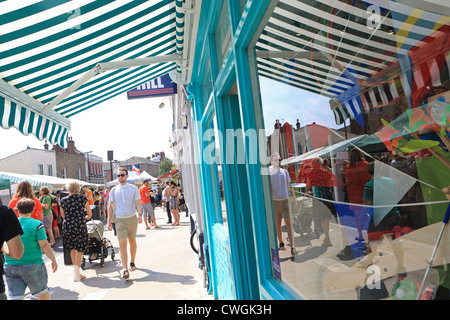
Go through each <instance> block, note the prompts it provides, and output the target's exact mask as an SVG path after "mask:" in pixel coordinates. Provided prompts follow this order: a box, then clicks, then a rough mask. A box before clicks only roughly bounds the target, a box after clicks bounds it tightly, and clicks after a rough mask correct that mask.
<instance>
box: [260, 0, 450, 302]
mask: <svg viewBox="0 0 450 320" xmlns="http://www.w3.org/2000/svg"><path fill="white" fill-rule="evenodd" d="M378 5H382V4H381V3H379V4H378ZM384 5H385V6H386V7H379V6H375V7H374V6H370V4H367V3H365V2H357V3H355V2H352V3H350V2H343V1H338V2H335V3H333V4H325V3H324V2H323V1H297V2H293V1H279V3H278V4H277V7H276V8H275V10H274V12H273V13H272V15H271V17H270V18H269V20H268V22H267V24H266V25H265V26H264V29H263V32H262V34H261V36H260V38H259V39H258V41H257V42H256V45H255V48H256V55H257V57H258V58H257V63H258V72H259V76H260V86H261V96H262V104H263V112H264V120H265V127H266V133H267V136H268V139H267V147H268V150H270V153H269V154H268V155H269V156H271V155H272V157H271V158H270V160H271V165H272V169H273V170H274V171H272V172H271V173H272V174H271V195H272V198H271V199H267V200H266V201H271V202H272V206H273V211H274V212H272V213H271V214H274V215H275V219H271V220H270V221H275V224H276V226H275V228H276V230H277V246H278V248H279V250H278V254H279V261H280V268H281V279H282V280H283V281H284V282H286V283H287V284H288V285H289V286H291V287H292V288H293V289H294V290H296V291H297V292H298V293H299V294H300V295H301V296H303V297H304V298H307V299H400V300H405V299H416V298H419V299H449V298H450V294H449V293H450V291H449V290H450V282H448V280H447V279H449V278H450V265H449V264H448V261H450V252H448V250H447V249H446V247H447V246H446V244H448V243H449V242H450V239H449V238H448V236H444V237H443V238H442V239H441V240H440V243H437V239H438V235H439V233H440V230H441V227H442V221H443V219H444V215H445V212H446V210H447V207H448V205H449V202H448V198H450V194H449V193H450V192H449V193H446V192H447V190H448V189H445V188H446V187H449V184H450V183H449V181H450V154H449V150H450V139H449V138H450V129H449V128H450V118H449V110H450V106H449V105H450V103H449V102H450V81H449V66H450V58H449V57H450V55H449V52H450V47H449V46H448V43H447V42H446V41H447V40H445V39H447V36H446V35H448V31H449V29H450V25H449V24H448V23H447V24H445V23H437V22H438V21H442V20H441V19H446V21H448V17H447V16H443V15H442V14H440V13H438V12H437V11H435V10H431V9H430V10H429V11H427V10H425V11H424V9H426V8H424V7H426V4H425V5H424V7H423V8H411V7H408V6H407V5H404V4H401V5H400V4H398V3H395V5H393V2H389V3H385V4H384ZM447 8H448V5H447ZM417 10H419V11H421V12H422V11H423V12H424V14H423V15H421V16H420V17H417V23H416V24H415V25H409V27H410V28H412V29H414V30H416V31H417V30H418V29H417V28H422V29H420V30H421V31H422V33H421V34H422V35H423V37H422V38H421V37H406V38H405V37H403V38H402V39H403V40H401V37H399V36H398V35H402V34H403V35H404V34H405V33H404V31H405V30H402V27H404V22H405V21H404V19H407V18H408V15H407V14H405V12H413V11H417ZM369 13H370V14H369ZM428 24H429V26H428V27H425V25H428ZM374 25H377V27H376V28H374ZM419 25H420V27H419ZM413 33H415V32H413ZM415 34H416V33H415ZM430 48H434V49H432V50H430ZM297 119H298V120H297ZM278 159H280V160H281V161H278ZM274 163H275V165H274ZM279 168H280V169H279ZM290 185H292V187H293V190H294V191H295V195H294V194H287V193H286V190H289V187H290ZM280 186H282V187H283V192H284V193H283V194H282V193H281V191H280ZM449 189H450V188H449ZM286 211H287V212H288V213H285V212H286ZM280 215H281V217H283V218H284V219H282V218H280ZM268 220H269V219H268ZM279 221H282V222H281V223H280V222H279ZM436 244H438V245H439V247H438V248H439V250H437V251H436V256H435V259H434V261H433V266H432V267H431V268H430V269H428V266H429V262H430V257H431V255H432V253H433V250H434V249H435V248H436ZM290 245H292V247H293V248H294V252H291V251H290V247H289V246H290ZM284 249H287V250H284ZM427 272H428V273H427Z"/></svg>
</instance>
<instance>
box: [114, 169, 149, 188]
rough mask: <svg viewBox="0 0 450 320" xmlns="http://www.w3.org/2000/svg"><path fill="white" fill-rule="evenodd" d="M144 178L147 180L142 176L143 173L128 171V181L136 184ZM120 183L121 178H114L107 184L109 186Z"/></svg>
mask: <svg viewBox="0 0 450 320" xmlns="http://www.w3.org/2000/svg"><path fill="white" fill-rule="evenodd" d="M143 180H145V178H144V177H142V174H141V175H139V174H136V173H134V172H132V171H128V179H127V182H129V183H133V184H134V183H139V182H142V181H143ZM118 184H119V180H118V179H115V180H113V181H110V182H108V183H107V184H106V186H107V187H113V186H115V185H118Z"/></svg>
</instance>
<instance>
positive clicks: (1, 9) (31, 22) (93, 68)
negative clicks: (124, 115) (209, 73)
mask: <svg viewBox="0 0 450 320" xmlns="http://www.w3.org/2000/svg"><path fill="white" fill-rule="evenodd" d="M200 8H201V1H198V0H197V1H195V7H194V2H193V1H191V0H186V1H184V0H152V1H142V0H137V1H92V0H86V1H84V0H82V1H14V2H2V3H0V21H1V22H0V44H1V46H0V48H1V49H0V75H1V76H0V78H1V79H0V121H1V122H0V125H1V126H2V127H3V128H10V127H15V128H17V129H18V130H19V131H21V132H22V133H23V134H25V135H27V134H29V133H32V134H34V135H35V136H36V137H37V138H38V139H40V140H43V139H47V140H48V141H49V142H50V143H52V144H59V145H60V146H61V147H63V148H65V147H67V137H68V134H69V130H70V120H69V118H70V117H71V116H73V115H76V114H78V113H80V112H82V111H83V110H86V109H89V108H91V107H93V106H95V105H97V104H99V103H101V102H103V101H105V100H108V99H110V98H112V97H114V96H116V95H118V94H120V93H123V92H126V91H128V90H131V89H133V88H135V87H136V86H138V85H140V84H142V83H145V82H147V81H150V80H152V79H154V78H157V77H159V76H161V75H164V74H167V73H169V72H171V78H172V80H173V81H175V82H177V83H188V82H189V81H190V72H191V65H192V61H191V60H190V56H191V55H192V52H193V50H195V47H194V45H195V42H194V41H191V37H194V38H195V37H196V30H197V25H198V16H199V12H200Z"/></svg>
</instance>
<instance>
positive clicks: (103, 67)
mask: <svg viewBox="0 0 450 320" xmlns="http://www.w3.org/2000/svg"><path fill="white" fill-rule="evenodd" d="M178 60H179V57H178V56H177V55H176V54H170V55H166V56H155V57H148V58H141V59H130V60H122V61H111V62H104V63H98V64H97V65H96V66H95V67H93V68H92V69H91V70H89V71H88V72H86V73H85V74H84V75H83V76H82V77H81V78H80V79H78V80H77V81H75V82H74V83H72V85H70V87H68V88H66V89H65V90H64V91H63V92H61V93H60V94H59V95H58V96H57V97H56V98H54V99H53V100H52V101H51V102H50V103H48V104H46V105H45V107H44V108H43V109H42V110H41V114H45V113H47V112H48V111H49V110H51V109H53V108H54V107H56V105H57V104H58V103H60V102H61V101H62V100H64V99H65V98H67V97H68V96H70V95H71V94H72V93H73V92H74V91H75V90H77V89H78V88H79V87H81V86H82V85H83V84H85V83H86V82H88V81H89V80H90V79H91V78H92V77H94V76H95V75H97V74H99V73H102V72H105V71H109V70H116V69H123V68H130V67H139V66H143V65H150V64H155V63H162V62H171V61H178Z"/></svg>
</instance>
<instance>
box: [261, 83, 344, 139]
mask: <svg viewBox="0 0 450 320" xmlns="http://www.w3.org/2000/svg"><path fill="white" fill-rule="evenodd" d="M260 85H261V97H262V104H263V112H264V124H265V127H266V133H268V134H270V133H272V132H273V125H274V124H275V120H276V119H278V120H280V122H281V123H284V122H289V123H290V124H291V125H295V123H297V119H298V120H299V121H300V125H301V126H302V127H303V126H305V125H307V124H311V123H313V122H315V123H316V124H320V125H323V126H326V127H329V128H338V127H342V125H341V126H338V125H336V122H335V120H334V114H333V112H332V111H331V109H330V106H329V102H328V101H329V98H327V97H324V96H320V95H318V94H315V93H312V92H309V91H306V90H301V89H298V88H294V87H291V86H288V85H286V84H283V83H279V82H276V81H273V80H270V79H268V78H264V77H260Z"/></svg>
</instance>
